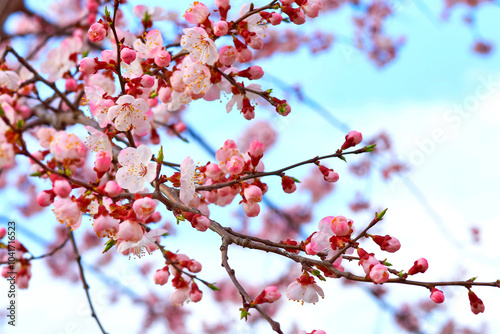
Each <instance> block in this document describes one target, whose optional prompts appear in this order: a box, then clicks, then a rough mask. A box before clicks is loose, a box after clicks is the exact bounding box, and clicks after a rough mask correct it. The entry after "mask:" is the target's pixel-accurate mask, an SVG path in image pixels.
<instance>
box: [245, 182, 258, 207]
mask: <svg viewBox="0 0 500 334" xmlns="http://www.w3.org/2000/svg"><path fill="white" fill-rule="evenodd" d="M243 194H244V195H245V199H246V200H247V203H248V204H250V205H252V204H255V203H258V202H260V201H262V190H261V189H260V188H259V187H257V186H254V185H251V186H249V187H247V188H245V190H244V191H243Z"/></svg>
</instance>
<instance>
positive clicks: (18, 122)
mask: <svg viewBox="0 0 500 334" xmlns="http://www.w3.org/2000/svg"><path fill="white" fill-rule="evenodd" d="M16 127H17V128H18V129H22V128H23V127H24V120H22V119H20V120H19V121H17V123H16Z"/></svg>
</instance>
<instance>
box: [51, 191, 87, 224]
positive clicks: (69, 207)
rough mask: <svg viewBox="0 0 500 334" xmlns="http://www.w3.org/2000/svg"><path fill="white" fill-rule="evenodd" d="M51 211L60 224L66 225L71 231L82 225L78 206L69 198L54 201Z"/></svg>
mask: <svg viewBox="0 0 500 334" xmlns="http://www.w3.org/2000/svg"><path fill="white" fill-rule="evenodd" d="M52 211H54V214H55V216H56V219H57V220H58V221H59V222H60V223H61V224H66V226H68V227H71V229H72V230H76V229H78V228H79V227H80V225H81V223H82V212H81V211H80V208H79V207H78V204H77V203H76V202H74V201H72V200H71V199H70V198H60V199H56V200H55V201H54V208H53V209H52Z"/></svg>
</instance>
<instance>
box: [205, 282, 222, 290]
mask: <svg viewBox="0 0 500 334" xmlns="http://www.w3.org/2000/svg"><path fill="white" fill-rule="evenodd" d="M207 286H208V287H209V288H210V289H212V290H213V291H220V289H219V288H218V287H216V286H215V284H213V283H210V284H208V285H207Z"/></svg>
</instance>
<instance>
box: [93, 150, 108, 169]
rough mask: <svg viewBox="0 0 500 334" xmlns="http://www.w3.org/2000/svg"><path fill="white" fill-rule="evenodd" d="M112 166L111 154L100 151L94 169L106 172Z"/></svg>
mask: <svg viewBox="0 0 500 334" xmlns="http://www.w3.org/2000/svg"><path fill="white" fill-rule="evenodd" d="M110 167H111V155H110V154H109V153H108V152H106V151H99V152H97V154H96V156H95V163H94V169H95V170H96V171H97V172H101V173H105V172H107V171H108V170H109V168H110Z"/></svg>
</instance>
